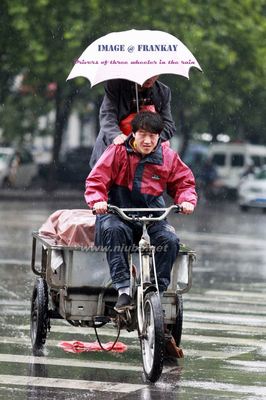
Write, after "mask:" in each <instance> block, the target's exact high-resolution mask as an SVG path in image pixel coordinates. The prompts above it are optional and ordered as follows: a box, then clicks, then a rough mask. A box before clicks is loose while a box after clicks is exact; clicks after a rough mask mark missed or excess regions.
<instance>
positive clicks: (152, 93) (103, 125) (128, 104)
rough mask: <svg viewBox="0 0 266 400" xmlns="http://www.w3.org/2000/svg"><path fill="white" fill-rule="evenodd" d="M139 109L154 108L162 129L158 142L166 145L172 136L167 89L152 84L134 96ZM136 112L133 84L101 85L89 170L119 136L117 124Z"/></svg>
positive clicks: (169, 95) (124, 81)
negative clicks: (103, 92)
mask: <svg viewBox="0 0 266 400" xmlns="http://www.w3.org/2000/svg"><path fill="white" fill-rule="evenodd" d="M138 97H139V109H140V111H142V110H143V109H145V108H148V110H149V111H151V108H149V107H151V106H154V111H155V112H157V113H159V114H160V116H161V118H162V120H163V123H164V128H163V131H162V133H161V139H162V141H167V140H169V139H171V137H172V136H173V135H174V134H175V133H176V127H175V123H174V121H173V118H172V114H171V91H170V89H169V87H168V86H166V85H164V84H163V83H161V82H159V81H157V80H156V82H155V83H154V84H153V86H152V87H150V88H147V89H145V88H144V89H143V88H142V89H141V90H139V92H138ZM136 112H137V105H136V88H135V83H134V82H130V81H127V80H124V79H114V80H110V81H107V82H106V83H105V96H104V99H103V102H102V105H101V108H100V132H99V135H98V137H97V139H96V143H95V146H94V149H93V152H92V156H91V159H90V166H91V167H93V166H94V165H95V163H96V162H97V161H98V159H99V158H100V156H101V155H102V154H103V152H104V151H105V149H106V148H107V147H108V146H109V145H110V144H112V143H113V140H114V139H115V138H116V137H117V136H119V135H121V134H122V133H123V131H122V130H121V122H122V121H123V120H124V119H125V118H126V117H128V116H129V115H130V114H132V113H136Z"/></svg>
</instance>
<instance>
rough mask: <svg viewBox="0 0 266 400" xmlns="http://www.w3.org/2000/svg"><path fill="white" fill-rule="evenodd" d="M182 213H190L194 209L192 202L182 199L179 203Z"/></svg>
mask: <svg viewBox="0 0 266 400" xmlns="http://www.w3.org/2000/svg"><path fill="white" fill-rule="evenodd" d="M180 207H181V210H182V211H181V212H182V214H192V213H193V211H194V208H195V207H194V206H193V204H191V203H189V202H188V201H184V202H183V203H181V204H180Z"/></svg>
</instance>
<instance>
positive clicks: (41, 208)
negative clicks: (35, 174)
mask: <svg viewBox="0 0 266 400" xmlns="http://www.w3.org/2000/svg"><path fill="white" fill-rule="evenodd" d="M79 207H82V208H84V204H83V203H82V202H81V203H73V202H72V204H69V203H66V204H63V203H62V202H61V203H58V204H54V203H47V202H46V203H45V202H41V203H40V202H38V203H37V202H32V203H31V202H25V203H23V202H4V201H2V202H0V304H1V307H0V362H1V364H0V365H1V367H0V399H17V400H20V399H38V398H41V399H43V400H46V399H55V398H60V399H77V400H81V399H96V398H97V399H102V400H104V399H107V398H108V399H111V398H112V399H143V400H150V399H154V400H159V399H165V398H167V399H169V400H172V399H182V400H188V399H189V400H191V399H246V400H251V399H252V400H255V399H265V398H266V374H265V371H266V296H265V289H266V247H265V238H266V224H265V223H266V215H265V214H261V213H260V212H258V211H256V212H252V213H249V214H247V215H246V214H241V213H240V212H239V211H238V209H237V207H236V205H235V204H232V205H231V204H224V205H217V206H215V207H214V206H212V207H207V206H206V205H205V206H203V205H199V207H198V209H197V212H196V213H195V215H194V216H190V217H185V216H175V217H174V219H172V221H171V222H172V223H174V225H175V226H176V229H177V231H178V232H179V233H180V237H181V241H183V242H185V243H187V244H189V245H190V246H191V247H193V248H194V249H196V251H197V255H198V256H197V263H196V265H195V268H194V272H193V288H192V289H191V291H190V292H189V293H187V294H185V295H184V329H183V337H182V347H183V349H184V353H185V358H184V359H183V360H180V361H179V364H178V365H172V366H166V367H165V368H164V372H163V375H162V377H161V379H160V380H159V381H158V382H157V383H156V384H155V385H148V384H147V383H145V382H144V381H143V380H142V368H141V358H140V351H139V345H138V340H137V337H136V335H135V333H127V332H122V336H121V338H120V339H121V341H122V342H124V343H126V344H127V345H128V350H127V352H126V353H122V354H118V353H115V354H110V353H108V354H102V353H99V352H97V353H80V354H70V353H65V352H64V351H63V350H62V349H61V348H59V347H58V343H59V341H60V340H80V341H86V342H92V341H94V340H95V336H94V332H93V330H91V329H88V328H75V327H71V326H70V325H68V324H66V323H64V321H56V320H52V328H51V333H50V334H49V336H48V340H47V347H46V355H45V357H39V358H36V357H33V356H32V353H31V345H30V340H29V314H30V297H31V291H32V285H33V282H34V279H35V277H34V276H33V274H32V272H31V270H30V266H29V265H30V253H31V237H30V235H31V231H32V230H36V229H38V227H39V226H40V225H41V224H42V223H43V222H44V220H45V219H46V218H47V216H48V215H49V214H50V213H51V212H53V211H54V210H56V209H59V208H79ZM101 335H102V338H103V341H104V342H108V341H110V340H114V337H115V331H114V330H113V329H112V327H111V326H108V327H107V328H104V329H102V331H101Z"/></svg>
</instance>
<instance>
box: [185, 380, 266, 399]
mask: <svg viewBox="0 0 266 400" xmlns="http://www.w3.org/2000/svg"><path fill="white" fill-rule="evenodd" d="M180 386H181V387H193V388H198V389H203V390H204V391H206V390H208V393H209V394H210V392H221V391H222V392H233V393H244V394H246V395H247V394H255V395H258V396H261V395H263V396H265V393H266V386H246V385H241V386H240V385H234V384H232V383H228V382H227V383H222V382H217V381H215V382H213V381H185V380H184V381H183V380H182V382H180ZM205 393H206V392H205Z"/></svg>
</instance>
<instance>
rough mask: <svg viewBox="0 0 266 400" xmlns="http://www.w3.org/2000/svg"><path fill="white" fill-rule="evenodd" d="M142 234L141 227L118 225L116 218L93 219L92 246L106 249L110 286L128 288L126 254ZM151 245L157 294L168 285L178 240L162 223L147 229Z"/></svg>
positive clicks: (166, 224)
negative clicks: (94, 232) (94, 236)
mask: <svg viewBox="0 0 266 400" xmlns="http://www.w3.org/2000/svg"><path fill="white" fill-rule="evenodd" d="M141 234H142V224H140V223H135V222H134V223H133V222H132V223H131V222H128V221H122V220H121V219H120V218H119V217H118V216H117V215H113V214H104V215H98V216H97V219H96V238H95V244H96V246H103V247H104V249H106V254H107V261H108V264H109V267H110V274H111V278H112V282H113V286H114V287H115V288H116V289H119V288H120V287H124V286H129V284H130V275H129V263H128V250H129V248H130V247H131V246H132V247H134V245H137V244H138V242H139V239H140V237H141ZM148 234H149V236H150V239H151V244H152V245H153V246H155V262H156V271H157V279H158V285H159V291H160V292H163V291H165V290H166V289H167V287H168V285H169V283H170V274H171V270H172V266H173V263H174V262H175V260H176V257H177V255H178V251H179V239H178V238H177V236H176V233H175V230H174V228H173V227H172V226H171V225H169V224H168V222H167V221H166V220H163V221H156V222H154V223H152V224H150V225H148Z"/></svg>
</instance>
